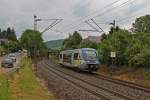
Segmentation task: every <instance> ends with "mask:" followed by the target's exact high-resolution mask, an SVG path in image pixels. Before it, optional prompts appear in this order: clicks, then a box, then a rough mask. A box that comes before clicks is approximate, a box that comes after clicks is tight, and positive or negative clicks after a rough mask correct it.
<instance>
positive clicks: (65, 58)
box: [63, 54, 72, 63]
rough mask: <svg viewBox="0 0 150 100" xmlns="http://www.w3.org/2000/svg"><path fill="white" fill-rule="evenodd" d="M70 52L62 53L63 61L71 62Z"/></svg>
mask: <svg viewBox="0 0 150 100" xmlns="http://www.w3.org/2000/svg"><path fill="white" fill-rule="evenodd" d="M71 56H72V55H71V54H64V55H63V59H64V62H67V63H71Z"/></svg>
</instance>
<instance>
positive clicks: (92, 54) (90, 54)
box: [85, 50, 97, 59]
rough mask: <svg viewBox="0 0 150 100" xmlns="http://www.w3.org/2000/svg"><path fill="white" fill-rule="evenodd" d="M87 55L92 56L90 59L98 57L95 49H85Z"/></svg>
mask: <svg viewBox="0 0 150 100" xmlns="http://www.w3.org/2000/svg"><path fill="white" fill-rule="evenodd" d="M85 53H86V55H87V58H90V59H95V58H97V54H96V52H95V51H93V50H87V51H85Z"/></svg>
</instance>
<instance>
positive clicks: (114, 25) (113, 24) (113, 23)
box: [110, 20, 116, 28]
mask: <svg viewBox="0 0 150 100" xmlns="http://www.w3.org/2000/svg"><path fill="white" fill-rule="evenodd" d="M110 25H112V26H113V27H114V28H115V27H116V21H115V20H114V21H113V22H112V23H110Z"/></svg>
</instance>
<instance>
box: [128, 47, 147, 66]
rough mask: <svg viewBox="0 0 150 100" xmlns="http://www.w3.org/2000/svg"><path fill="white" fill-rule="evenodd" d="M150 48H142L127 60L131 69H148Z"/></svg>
mask: <svg viewBox="0 0 150 100" xmlns="http://www.w3.org/2000/svg"><path fill="white" fill-rule="evenodd" d="M149 57H150V47H144V48H143V49H142V51H141V52H140V53H137V54H136V55H134V56H133V57H132V58H131V59H129V62H128V63H129V65H130V66H133V67H150V59H149Z"/></svg>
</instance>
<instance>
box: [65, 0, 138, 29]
mask: <svg viewBox="0 0 150 100" xmlns="http://www.w3.org/2000/svg"><path fill="white" fill-rule="evenodd" d="M119 1H121V0H119ZM131 1H132V2H133V1H135V0H127V1H125V2H123V3H121V4H119V5H118V6H115V7H113V8H111V9H108V10H105V12H102V13H101V14H99V15H97V16H94V17H92V18H95V17H100V16H103V15H105V14H106V13H108V12H111V11H113V10H114V9H116V8H118V7H123V6H125V5H126V4H128V3H129V2H131ZM113 4H116V2H114V3H113ZM107 7H108V6H105V7H104V8H107ZM90 19H91V18H90ZM87 20H89V19H87ZM85 21H86V20H83V21H81V22H80V23H79V24H77V25H76V26H73V27H71V28H69V29H68V30H71V29H73V28H75V27H78V26H79V25H81V24H83V23H84V22H85Z"/></svg>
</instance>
